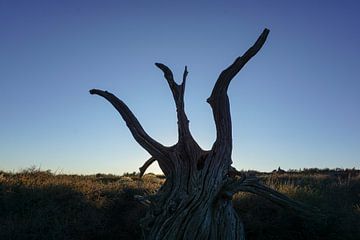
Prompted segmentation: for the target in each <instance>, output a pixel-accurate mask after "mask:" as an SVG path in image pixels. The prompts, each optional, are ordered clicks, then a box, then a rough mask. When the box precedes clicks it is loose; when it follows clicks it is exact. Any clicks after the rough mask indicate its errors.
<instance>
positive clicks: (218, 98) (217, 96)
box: [207, 29, 269, 146]
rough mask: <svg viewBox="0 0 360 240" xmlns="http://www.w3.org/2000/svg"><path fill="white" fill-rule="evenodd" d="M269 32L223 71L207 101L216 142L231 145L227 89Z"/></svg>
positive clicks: (261, 36)
mask: <svg viewBox="0 0 360 240" xmlns="http://www.w3.org/2000/svg"><path fill="white" fill-rule="evenodd" d="M268 34H269V30H268V29H264V31H263V32H262V34H261V35H260V37H259V38H258V39H257V41H256V42H255V44H254V45H253V46H252V47H250V48H249V49H248V50H247V51H246V52H245V54H244V55H242V56H241V57H238V58H237V59H236V60H235V62H234V63H233V64H231V65H230V66H229V67H228V68H226V69H225V70H224V71H222V73H221V74H220V75H219V77H218V79H217V81H216V83H215V86H214V88H213V91H212V93H211V95H210V97H209V98H208V100H207V101H208V103H209V104H210V105H211V108H212V111H213V115H214V120H215V125H216V132H217V138H216V142H222V143H221V144H227V145H229V146H231V144H232V135H231V131H232V129H231V117H230V105H229V98H228V96H227V90H228V87H229V84H230V82H231V80H232V79H233V78H234V77H235V75H236V74H237V73H238V72H239V71H240V70H241V69H242V68H243V67H244V66H245V64H246V63H247V62H248V61H249V60H250V59H251V58H252V57H253V56H255V55H256V54H257V53H258V51H259V50H260V49H261V47H262V46H263V45H264V43H265V41H266V38H267V36H268ZM215 145H216V144H215Z"/></svg>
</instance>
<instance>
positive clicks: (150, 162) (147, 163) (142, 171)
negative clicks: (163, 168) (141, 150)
mask: <svg viewBox="0 0 360 240" xmlns="http://www.w3.org/2000/svg"><path fill="white" fill-rule="evenodd" d="M155 161H156V158H154V157H151V158H149V159H148V160H147V161H146V162H145V163H144V165H142V167H140V168H139V170H140V175H139V177H142V176H143V175H144V173H145V171H146V169H147V168H148V167H150V165H151V164H152V163H153V162H155Z"/></svg>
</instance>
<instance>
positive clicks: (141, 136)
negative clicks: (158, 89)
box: [90, 29, 304, 240]
mask: <svg viewBox="0 0 360 240" xmlns="http://www.w3.org/2000/svg"><path fill="white" fill-rule="evenodd" d="M268 33H269V30H268V29H264V31H263V32H262V34H261V35H260V36H259V38H258V39H257V41H256V42H255V43H254V45H253V46H252V47H250V48H249V49H248V50H247V51H246V52H245V53H244V55H243V56H241V57H238V58H237V59H236V60H235V61H234V63H232V64H231V65H230V66H229V67H228V68H227V69H225V70H224V71H222V73H221V74H220V75H219V77H218V79H217V81H216V83H215V86H214V88H213V90H212V93H211V95H210V97H209V98H208V99H207V102H208V103H209V104H210V106H211V108H212V112H213V116H214V120H215V125H216V133H217V134H216V140H215V142H214V144H213V146H212V148H211V149H210V150H203V149H201V148H200V146H199V145H198V144H197V143H196V141H195V140H194V138H193V137H192V135H191V133H190V129H189V121H188V118H187V116H186V113H185V110H184V91H185V84H186V78H187V75H188V71H187V67H185V70H184V73H183V79H182V82H181V84H177V83H176V82H175V80H174V77H173V73H172V71H171V70H170V69H169V68H168V67H167V66H165V65H164V64H161V63H156V64H155V65H156V66H157V67H158V68H159V69H161V70H162V72H163V73H164V77H165V79H166V80H167V83H168V84H169V87H170V89H171V92H172V95H173V97H174V101H175V104H176V111H177V119H178V142H177V143H176V144H175V145H173V146H171V147H166V146H164V145H162V144H161V143H159V142H157V141H156V140H154V139H153V138H152V137H150V136H149V135H148V134H147V133H146V132H145V130H144V129H143V128H142V126H141V124H140V123H139V121H138V120H137V118H136V117H135V116H134V114H133V113H132V112H131V110H130V109H129V108H128V107H127V106H126V104H125V103H124V102H123V101H121V100H120V99H118V98H117V97H116V96H115V95H113V94H112V93H109V92H107V91H102V90H99V89H92V90H90V93H91V94H97V95H100V96H102V97H104V98H105V99H106V100H108V101H109V102H110V103H111V104H112V105H113V106H114V107H115V108H116V110H117V111H118V112H119V113H120V115H121V116H122V118H123V119H124V121H125V122H126V124H127V126H128V128H129V130H130V131H131V133H132V135H133V137H134V138H135V140H136V141H137V142H138V143H139V144H140V145H141V146H142V147H143V148H144V149H145V150H146V151H147V152H148V153H149V154H150V155H151V156H152V157H151V158H150V159H149V160H147V161H146V162H145V164H144V165H143V166H142V167H141V168H140V176H142V175H143V174H144V172H145V171H146V169H147V168H148V167H149V166H150V165H151V164H152V163H153V162H154V161H157V162H158V164H159V166H160V168H161V170H162V171H163V173H164V175H165V177H166V180H165V182H164V184H163V186H162V187H161V188H160V189H159V190H158V192H157V193H156V194H155V195H152V196H144V197H140V198H139V199H140V200H142V201H145V200H146V202H147V203H149V209H148V212H147V214H146V216H145V218H144V219H142V221H141V227H142V230H143V237H144V239H151V240H153V239H196V240H201V239H204V240H208V239H214V240H215V239H216V240H218V239H229V240H230V239H231V240H234V239H245V234H244V228H243V224H242V221H241V219H240V218H239V216H238V215H237V214H236V212H235V210H234V208H233V206H232V201H231V200H232V196H233V195H234V194H235V193H237V192H239V191H245V192H250V193H254V194H258V195H260V196H263V197H265V198H267V199H269V200H271V201H273V202H275V203H277V204H281V205H283V206H288V207H291V208H293V209H295V210H300V211H303V209H304V206H303V205H302V204H300V203H298V202H295V201H293V200H291V199H289V198H288V197H286V196H284V195H282V194H280V193H278V192H276V191H274V190H272V189H270V188H268V187H266V186H265V185H263V184H261V183H260V182H259V181H258V179H257V178H256V177H254V176H245V175H244V176H243V175H242V174H240V173H239V172H238V171H237V170H236V169H235V168H233V167H232V166H231V164H232V160H231V152H232V129H231V116H230V105H229V98H228V95H227V90H228V87H229V84H230V82H231V80H232V79H233V78H234V77H235V75H236V74H237V73H238V72H239V71H240V70H241V69H242V67H243V66H244V65H245V64H246V63H247V62H248V61H249V60H250V59H251V58H252V57H253V56H254V55H256V54H257V52H258V51H259V50H260V49H261V47H262V46H263V45H264V43H265V41H266V38H267V36H268Z"/></svg>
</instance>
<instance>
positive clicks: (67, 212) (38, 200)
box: [0, 168, 360, 239]
mask: <svg viewBox="0 0 360 240" xmlns="http://www.w3.org/2000/svg"><path fill="white" fill-rule="evenodd" d="M258 175H259V177H260V179H261V181H263V182H264V183H265V184H267V185H268V186H270V187H272V188H274V189H276V190H278V191H279V192H281V193H283V194H286V195H287V196H289V197H291V198H293V199H295V200H298V201H301V202H303V203H305V204H308V205H311V206H314V207H316V208H318V209H320V211H321V212H322V214H323V216H324V217H323V218H317V217H316V216H314V217H313V218H309V217H305V216H301V215H299V214H298V213H294V212H292V211H289V210H287V209H282V208H280V207H278V206H275V205H273V204H272V203H271V202H269V201H267V200H265V199H262V198H260V197H258V196H255V195H252V194H247V193H238V194H236V195H235V197H234V201H233V203H234V206H235V208H236V210H237V211H238V213H239V215H240V216H241V217H242V218H243V220H244V224H245V228H246V233H247V237H248V239H360V174H359V172H358V171H347V172H346V171H337V172H336V171H329V172H322V173H319V172H315V173H310V172H293V173H282V174H277V173H274V174H258ZM163 182H164V178H163V177H162V176H156V175H154V174H146V175H145V176H144V177H143V178H141V179H140V178H139V177H138V176H136V175H135V174H124V175H123V176H116V175H111V174H96V175H86V176H81V175H64V174H53V173H51V172H50V171H41V170H40V169H38V168H29V169H25V170H23V171H21V172H17V173H9V172H1V171H0V213H1V214H0V239H138V238H139V237H140V228H139V220H140V219H141V217H142V216H143V215H144V214H145V211H146V207H145V206H144V205H142V204H140V203H138V202H137V201H135V200H134V195H147V194H153V193H155V192H156V191H157V189H159V187H160V186H161V185H162V183H163Z"/></svg>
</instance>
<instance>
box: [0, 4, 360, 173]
mask: <svg viewBox="0 0 360 240" xmlns="http://www.w3.org/2000/svg"><path fill="white" fill-rule="evenodd" d="M359 11H360V4H359V3H358V1H196V2H195V1H188V2H186V1H171V4H170V1H133V0H132V1H74V0H73V1H5V0H2V1H0V89H1V94H0V169H3V170H19V169H21V168H27V167H29V166H31V165H36V166H41V168H43V169H52V170H54V171H58V172H65V173H84V174H86V173H97V172H103V173H115V174H122V173H123V172H132V171H138V167H140V166H141V165H142V164H143V162H144V161H145V160H146V159H147V158H148V157H149V155H148V154H147V152H146V151H145V150H143V149H142V148H141V147H140V146H139V145H138V144H137V143H136V142H135V140H133V138H132V136H131V134H130V132H129V131H128V129H127V127H126V125H125V123H124V122H123V121H122V119H121V118H120V116H119V114H118V113H117V112H116V111H115V109H113V108H112V106H111V105H110V104H109V103H107V102H106V101H105V100H104V99H102V98H100V97H98V96H91V95H90V94H89V93H88V90H89V89H92V88H100V89H105V90H109V91H111V92H113V93H115V94H116V95H117V96H118V97H119V98H121V99H122V100H124V101H125V102H126V103H127V104H128V106H129V107H130V108H131V109H132V110H133V112H134V113H135V115H136V116H137V117H138V119H139V120H140V122H141V123H142V125H143V127H144V128H145V129H146V130H147V132H148V133H149V134H150V135H151V136H153V137H154V138H155V139H157V140H158V141H160V142H162V143H163V144H165V145H172V144H174V143H175V142H176V140H177V135H176V134H177V127H176V112H175V106H174V103H173V100H172V96H171V93H170V90H169V89H168V86H167V84H166V81H165V80H164V79H163V75H162V73H161V72H160V71H159V70H158V69H157V68H156V67H155V66H154V63H155V62H163V63H165V64H167V65H168V66H169V67H170V68H171V69H172V70H173V72H174V75H175V77H176V78H177V79H178V80H181V76H182V71H183V68H184V65H187V66H188V70H189V75H188V82H187V89H186V93H185V101H186V103H185V104H186V106H185V107H186V111H187V114H188V117H189V120H190V128H191V130H192V133H193V135H194V137H195V138H196V139H197V141H198V143H199V144H200V145H201V146H202V147H203V148H205V149H206V148H210V147H211V145H212V143H213V141H214V139H215V126H214V123H213V118H212V114H211V109H210V107H209V106H208V104H207V103H206V98H207V97H208V96H209V95H210V92H211V90H212V87H213V85H214V83H215V80H216V79H217V77H218V75H219V73H220V72H221V71H222V70H223V69H224V68H226V67H227V66H228V65H229V64H231V63H232V62H233V60H234V59H235V58H236V57H237V56H239V55H241V54H242V53H243V52H244V51H245V50H247V48H248V47H250V46H251V45H252V44H253V42H254V41H255V40H256V38H257V37H258V35H259V34H260V33H261V32H262V30H263V29H264V28H265V27H267V28H269V29H270V31H271V32H270V35H269V37H268V41H267V42H266V44H265V45H264V47H263V48H262V50H261V51H260V52H259V53H258V55H256V56H255V57H254V58H253V59H252V60H251V61H250V62H249V63H248V64H247V66H246V67H245V68H244V69H243V70H242V71H241V72H240V73H239V74H238V76H237V77H236V78H235V79H234V80H233V81H232V83H231V85H230V89H229V97H230V102H231V111H232V121H233V141H234V150H233V162H234V164H233V165H234V166H235V167H236V168H237V169H257V170H262V171H263V170H265V171H270V170H272V169H275V168H277V167H278V166H281V167H282V168H284V169H289V168H293V169H298V168H305V167H307V168H309V167H319V168H325V167H329V168H334V167H344V168H346V167H348V168H352V167H356V168H359V167H360V107H359V105H360V81H359V80H360V79H359V72H358V70H359V69H360V61H359V54H360V45H359V43H360V28H359V23H360V21H359V20H360V17H359V14H358V12H359ZM150 171H155V172H156V171H159V169H158V168H157V167H156V166H154V167H152V168H151V169H150Z"/></svg>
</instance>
